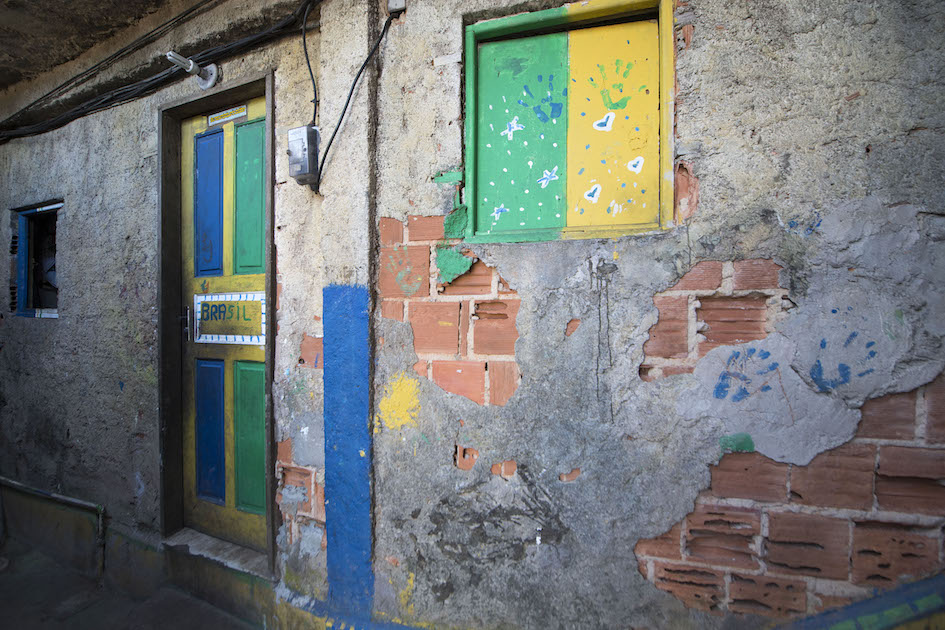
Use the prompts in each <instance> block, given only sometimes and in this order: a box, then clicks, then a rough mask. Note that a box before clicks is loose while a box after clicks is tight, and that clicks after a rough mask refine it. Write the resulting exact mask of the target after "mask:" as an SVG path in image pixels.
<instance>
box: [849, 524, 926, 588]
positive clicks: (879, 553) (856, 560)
mask: <svg viewBox="0 0 945 630" xmlns="http://www.w3.org/2000/svg"><path fill="white" fill-rule="evenodd" d="M938 558H939V541H938V539H936V538H932V537H929V536H924V535H922V534H918V533H915V532H912V531H910V530H909V528H907V527H902V526H898V525H894V524H888V523H857V524H856V526H855V527H854V528H853V581H854V582H855V583H857V584H868V585H872V586H891V585H892V584H894V583H895V582H896V581H897V580H899V579H900V578H902V577H906V576H911V577H921V576H924V575H927V574H929V573H932V572H934V571H935V570H937V569H938V567H939V561H938Z"/></svg>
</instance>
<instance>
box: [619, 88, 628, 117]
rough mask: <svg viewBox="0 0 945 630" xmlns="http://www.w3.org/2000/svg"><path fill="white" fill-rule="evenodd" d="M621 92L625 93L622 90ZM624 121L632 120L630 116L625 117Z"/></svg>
mask: <svg viewBox="0 0 945 630" xmlns="http://www.w3.org/2000/svg"><path fill="white" fill-rule="evenodd" d="M620 91H621V92H623V90H620ZM623 119H624V120H630V117H629V116H624V117H623Z"/></svg>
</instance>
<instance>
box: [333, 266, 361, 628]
mask: <svg viewBox="0 0 945 630" xmlns="http://www.w3.org/2000/svg"><path fill="white" fill-rule="evenodd" d="M368 304H369V294H368V290H367V288H366V287H362V286H339V285H331V286H327V287H325V288H324V289H323V290H322V305H323V311H324V312H323V315H322V316H323V318H324V319H323V322H324V331H325V338H324V342H323V343H324V352H325V358H324V370H325V373H324V374H325V376H324V379H325V380H324V382H325V511H326V521H327V525H326V527H327V530H328V531H327V534H328V601H329V606H330V607H331V608H332V609H334V610H343V611H348V612H351V613H358V612H360V613H362V614H370V611H371V606H372V600H373V596H374V576H373V572H372V568H371V544H372V543H371V541H372V535H371V432H370V407H369V401H370V397H369V392H370V388H371V383H370V350H369V347H368V334H369V319H368ZM361 451H364V456H363V457H362V456H361V453H360V452H361Z"/></svg>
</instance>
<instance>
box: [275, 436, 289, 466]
mask: <svg viewBox="0 0 945 630" xmlns="http://www.w3.org/2000/svg"><path fill="white" fill-rule="evenodd" d="M276 460H278V461H280V462H282V463H284V464H291V463H292V438H288V439H286V440H282V441H281V442H279V443H277V444H276Z"/></svg>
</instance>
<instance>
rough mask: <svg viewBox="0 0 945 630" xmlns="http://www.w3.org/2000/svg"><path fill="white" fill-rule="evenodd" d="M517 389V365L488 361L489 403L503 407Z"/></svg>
mask: <svg viewBox="0 0 945 630" xmlns="http://www.w3.org/2000/svg"><path fill="white" fill-rule="evenodd" d="M517 389H518V364H517V363H515V362H514V361H489V403H490V404H493V405H498V406H500V407H501V406H504V405H505V403H507V402H509V399H510V398H511V397H512V395H513V394H514V393H515V390H517Z"/></svg>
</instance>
